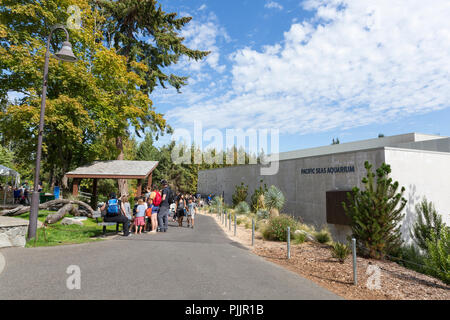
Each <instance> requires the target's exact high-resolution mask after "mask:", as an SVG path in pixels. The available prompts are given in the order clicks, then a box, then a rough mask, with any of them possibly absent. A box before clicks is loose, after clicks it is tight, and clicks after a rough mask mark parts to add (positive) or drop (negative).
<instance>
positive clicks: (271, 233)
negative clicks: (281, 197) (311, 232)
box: [263, 214, 298, 241]
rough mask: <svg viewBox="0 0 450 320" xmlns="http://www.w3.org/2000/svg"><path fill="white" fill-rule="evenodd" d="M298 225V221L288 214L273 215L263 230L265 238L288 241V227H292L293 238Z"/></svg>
mask: <svg viewBox="0 0 450 320" xmlns="http://www.w3.org/2000/svg"><path fill="white" fill-rule="evenodd" d="M297 226H298V222H297V221H295V220H294V219H292V217H290V216H288V215H285V214H282V215H279V216H278V217H272V218H270V219H269V223H268V224H267V227H266V228H265V230H264V232H263V238H264V239H266V240H274V241H286V240H287V239H286V236H287V234H286V233H287V227H291V239H292V238H293V236H294V232H295V230H296V229H297Z"/></svg>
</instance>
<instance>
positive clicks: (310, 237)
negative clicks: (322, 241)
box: [294, 230, 316, 242]
mask: <svg viewBox="0 0 450 320" xmlns="http://www.w3.org/2000/svg"><path fill="white" fill-rule="evenodd" d="M294 234H304V235H305V236H306V241H309V242H314V241H316V238H314V236H313V235H312V234H309V233H308V232H306V231H303V230H295V232H294Z"/></svg>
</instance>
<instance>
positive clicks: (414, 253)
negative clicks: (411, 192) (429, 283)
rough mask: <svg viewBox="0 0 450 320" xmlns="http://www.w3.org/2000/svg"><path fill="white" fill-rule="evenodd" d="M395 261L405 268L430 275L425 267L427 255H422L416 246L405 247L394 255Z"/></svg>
mask: <svg viewBox="0 0 450 320" xmlns="http://www.w3.org/2000/svg"><path fill="white" fill-rule="evenodd" d="M393 256H394V259H393V260H394V261H395V262H397V263H398V264H400V265H402V266H404V267H405V268H408V269H411V270H414V271H417V272H420V273H424V274H430V272H429V270H428V268H427V267H426V266H425V255H424V254H422V253H421V252H420V251H419V250H418V249H417V247H416V246H415V245H404V246H402V247H401V248H400V249H399V250H398V251H396V252H394V253H393Z"/></svg>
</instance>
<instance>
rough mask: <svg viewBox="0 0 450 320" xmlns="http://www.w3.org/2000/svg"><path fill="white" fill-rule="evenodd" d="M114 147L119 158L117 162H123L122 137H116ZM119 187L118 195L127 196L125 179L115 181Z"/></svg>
mask: <svg viewBox="0 0 450 320" xmlns="http://www.w3.org/2000/svg"><path fill="white" fill-rule="evenodd" d="M116 147H117V149H118V150H119V156H118V157H117V160H124V158H125V154H124V153H123V140H122V137H116ZM117 183H118V186H119V194H120V195H124V194H128V182H127V180H126V179H118V180H117Z"/></svg>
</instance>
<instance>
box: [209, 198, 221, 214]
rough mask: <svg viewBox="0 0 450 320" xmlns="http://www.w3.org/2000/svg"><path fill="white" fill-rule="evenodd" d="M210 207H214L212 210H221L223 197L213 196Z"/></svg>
mask: <svg viewBox="0 0 450 320" xmlns="http://www.w3.org/2000/svg"><path fill="white" fill-rule="evenodd" d="M210 206H211V207H212V208H214V210H215V211H216V212H220V211H222V210H223V208H224V207H223V198H222V197H219V196H215V197H214V198H213V199H212V200H211V205H210Z"/></svg>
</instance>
